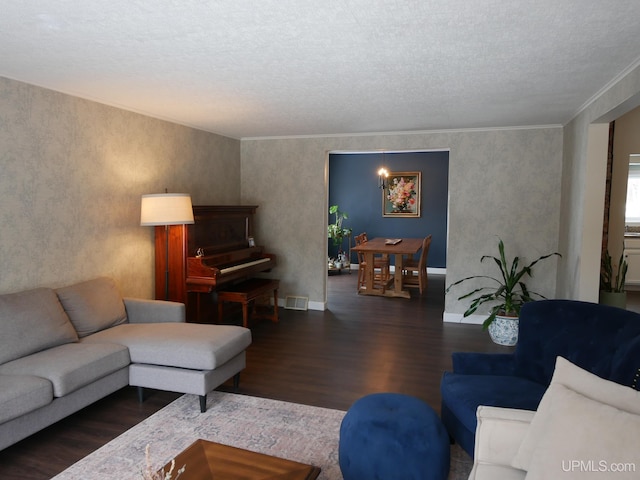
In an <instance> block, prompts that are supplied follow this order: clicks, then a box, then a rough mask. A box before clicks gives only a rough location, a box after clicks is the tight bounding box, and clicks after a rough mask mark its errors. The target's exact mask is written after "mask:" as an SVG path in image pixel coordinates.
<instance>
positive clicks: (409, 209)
mask: <svg viewBox="0 0 640 480" xmlns="http://www.w3.org/2000/svg"><path fill="white" fill-rule="evenodd" d="M421 180H422V178H421V172H389V177H388V180H387V185H386V187H385V188H383V189H382V216H383V217H419V216H420V194H421V192H420V187H421Z"/></svg>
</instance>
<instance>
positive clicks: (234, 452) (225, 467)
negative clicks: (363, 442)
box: [164, 440, 320, 480]
mask: <svg viewBox="0 0 640 480" xmlns="http://www.w3.org/2000/svg"><path fill="white" fill-rule="evenodd" d="M175 461H176V466H175V469H174V471H173V478H175V476H176V472H177V470H178V469H179V468H181V467H182V466H183V465H186V469H185V472H184V473H183V474H182V475H180V478H179V480H208V479H213V480H267V479H268V480H278V479H280V480H313V479H315V478H318V475H319V474H320V468H318V467H314V466H313V465H305V464H304V463H298V462H293V461H291V460H285V459H283V458H278V457H272V456H270V455H264V454H262V453H256V452H250V451H249V450H243V449H241V448H236V447H230V446H228V445H222V444H220V443H214V442H209V441H208V440H196V441H195V442H193V443H192V444H191V445H190V446H189V447H187V448H186V449H185V450H184V451H182V452H181V453H179V454H178V455H177V456H176V458H175ZM170 465H171V462H169V463H168V464H167V465H165V468H164V471H165V472H167V471H169V467H170Z"/></svg>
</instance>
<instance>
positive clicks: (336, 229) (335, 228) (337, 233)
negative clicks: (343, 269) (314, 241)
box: [327, 205, 351, 256]
mask: <svg viewBox="0 0 640 480" xmlns="http://www.w3.org/2000/svg"><path fill="white" fill-rule="evenodd" d="M329 215H335V216H336V221H335V223H330V224H329V226H328V227H327V235H328V236H329V238H330V239H331V240H332V241H333V246H334V247H338V256H340V254H342V242H343V240H344V237H347V236H349V235H351V229H350V228H344V227H343V226H342V221H343V220H344V219H346V218H349V215H347V212H341V211H340V207H338V205H331V206H330V207H329Z"/></svg>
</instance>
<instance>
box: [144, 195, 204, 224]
mask: <svg viewBox="0 0 640 480" xmlns="http://www.w3.org/2000/svg"><path fill="white" fill-rule="evenodd" d="M187 223H193V207H192V205H191V195H189V194H188V193H152V194H149V195H142V203H141V205H140V225H141V226H143V227H153V226H157V225H184V224H187Z"/></svg>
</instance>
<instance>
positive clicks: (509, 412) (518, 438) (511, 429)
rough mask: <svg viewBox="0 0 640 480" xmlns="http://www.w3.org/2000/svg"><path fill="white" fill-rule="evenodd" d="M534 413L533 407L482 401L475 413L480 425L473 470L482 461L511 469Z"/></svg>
mask: <svg viewBox="0 0 640 480" xmlns="http://www.w3.org/2000/svg"><path fill="white" fill-rule="evenodd" d="M535 413H536V412H532V411H530V410H518V409H516V408H502V407H488V406H484V405H480V406H479V407H478V410H477V413H476V415H477V417H478V426H477V427H476V443H475V449H474V460H473V463H474V470H477V469H478V467H480V466H482V465H491V466H495V467H501V466H504V467H507V468H509V469H511V468H512V467H511V461H512V460H513V458H514V457H515V456H516V454H517V453H518V449H519V448H520V444H521V443H522V440H523V439H524V437H525V435H526V433H527V430H528V429H529V424H530V423H531V420H532V419H533V416H534V415H535ZM469 478H474V477H469Z"/></svg>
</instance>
